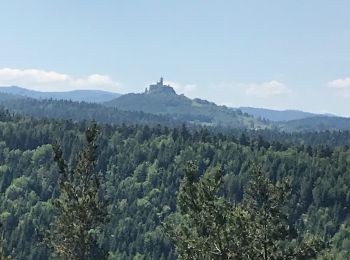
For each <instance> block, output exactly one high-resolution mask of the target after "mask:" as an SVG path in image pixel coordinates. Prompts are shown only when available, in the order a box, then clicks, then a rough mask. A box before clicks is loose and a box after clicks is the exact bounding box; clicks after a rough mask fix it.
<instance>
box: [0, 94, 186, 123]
mask: <svg viewBox="0 0 350 260" xmlns="http://www.w3.org/2000/svg"><path fill="white" fill-rule="evenodd" d="M1 108H4V109H6V110H8V111H9V112H10V113H15V114H20V115H27V116H31V117H35V118H56V119H68V120H73V121H76V122H77V121H83V120H89V121H90V120H94V121H96V122H100V123H109V124H127V125H134V124H137V125H150V126H154V125H158V124H160V125H163V126H170V127H171V126H180V125H181V124H182V122H175V121H174V120H172V119H171V118H168V117H165V116H160V115H153V114H147V113H143V112H132V111H121V110H118V109H116V108H113V107H105V106H102V105H101V104H95V103H87V102H74V101H69V100H48V99H45V100H39V99H33V98H26V97H23V96H16V95H11V94H3V93H0V109H1Z"/></svg>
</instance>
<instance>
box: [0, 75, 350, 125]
mask: <svg viewBox="0 0 350 260" xmlns="http://www.w3.org/2000/svg"><path fill="white" fill-rule="evenodd" d="M1 92H2V93H1ZM31 99H34V100H37V101H35V102H34V100H31ZM47 99H54V100H68V101H76V102H82V101H83V102H88V103H100V105H99V106H94V104H90V105H89V104H79V103H75V102H63V103H62V102H61V103H57V102H53V101H54V100H53V101H51V105H50V100H47ZM0 105H1V106H2V107H5V108H8V109H9V110H10V111H12V112H16V113H19V114H26V115H31V116H35V117H37V116H39V117H44V116H49V117H56V118H65V119H70V118H71V119H73V120H79V116H81V117H82V119H95V120H97V121H101V118H103V120H102V122H105V123H108V122H111V123H112V122H124V121H125V120H126V118H127V116H126V114H125V113H124V114H123V115H122V116H121V117H122V118H124V119H123V120H124V121H123V120H117V119H116V117H117V114H120V113H121V110H122V111H125V112H127V111H134V112H138V113H140V112H141V113H144V114H143V115H139V114H137V115H136V114H130V115H131V118H129V119H128V120H127V121H128V122H129V123H132V122H133V117H135V120H134V121H135V122H134V123H137V124H140V123H141V124H143V123H144V122H151V121H152V122H167V123H166V124H169V122H178V123H179V122H185V123H191V124H193V123H194V124H198V125H207V126H225V127H230V128H246V129H270V128H276V129H279V130H282V131H288V132H292V131H323V130H347V129H350V119H349V118H342V117H336V116H334V115H327V114H326V115H324V114H323V115H322V114H314V113H308V112H303V111H297V110H285V111H277V110H271V109H263V108H253V107H241V108H238V109H236V108H228V107H226V106H219V105H216V104H215V103H213V102H210V101H207V100H202V99H199V98H195V99H190V98H188V97H186V96H184V95H178V94H176V92H175V90H174V89H173V88H172V87H171V86H169V85H165V84H164V83H163V79H161V80H160V81H159V82H157V84H153V85H150V87H149V88H148V89H146V91H145V92H144V93H130V94H126V95H120V94H117V93H111V92H105V91H98V90H76V91H69V92H40V91H34V90H29V89H25V88H20V87H2V88H0ZM115 108H117V109H118V110H115ZM79 110H85V112H87V111H89V112H88V113H83V112H79ZM73 111H74V112H73ZM114 113H115V114H114ZM152 115H156V116H161V117H160V118H153V117H152ZM97 117H99V118H97ZM108 120H110V121H108ZM169 120H170V121H169ZM125 122H126V121H125ZM170 124H172V123H170Z"/></svg>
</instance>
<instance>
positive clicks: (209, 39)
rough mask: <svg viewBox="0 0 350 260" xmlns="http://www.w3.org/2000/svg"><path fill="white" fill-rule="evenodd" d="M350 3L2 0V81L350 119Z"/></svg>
mask: <svg viewBox="0 0 350 260" xmlns="http://www.w3.org/2000/svg"><path fill="white" fill-rule="evenodd" d="M349 11H350V1H349V0H343V1H341V0H332V1H330V0H327V1H326V0H285V1H281V0H276V1H270V0H266V1H262V0H255V1H250V0H240V1H235V0H227V1H220V0H217V1H213V0H208V1H204V0H202V1H196V0H184V1H181V0H176V1H175V0H174V1H170V0H169V1H167V0H162V1H160V0H159V1H153V0H139V1H130V0H129V1H117V0H115V1H112V0H110V1H108V0H101V1H97V0H74V1H73V0H50V1H48V0H4V1H0V24H1V26H0V37H1V38H0V39H1V42H0V85H2V86H5V85H19V86H23V87H27V88H33V89H37V90H47V91H50V90H68V89H104V90H110V91H115V92H120V93H127V92H141V91H143V90H144V89H145V87H146V86H147V85H148V84H150V83H152V82H155V81H157V80H158V78H159V77H160V76H161V75H163V76H164V78H165V80H166V81H168V82H169V83H170V84H172V85H173V86H174V87H175V88H176V90H177V91H178V92H179V93H185V94H186V95H188V96H190V97H200V98H205V99H208V100H211V101H215V102H217V103H219V104H225V105H229V106H255V107H267V108H274V109H290V108H294V109H302V110H306V111H312V112H330V113H336V114H339V115H346V116H350V15H349Z"/></svg>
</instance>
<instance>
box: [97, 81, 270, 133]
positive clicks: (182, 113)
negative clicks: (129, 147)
mask: <svg viewBox="0 0 350 260" xmlns="http://www.w3.org/2000/svg"><path fill="white" fill-rule="evenodd" d="M104 104H105V105H106V106H110V107H117V108H118V109H121V110H128V111H143V112H146V113H152V114H157V115H167V116H171V117H172V118H174V119H177V120H182V121H186V122H196V123H199V124H205V125H223V126H230V127H242V128H251V129H254V128H259V129H260V128H267V127H269V125H268V124H267V123H264V122H262V121H260V120H257V119H255V118H253V117H252V116H245V115H243V114H242V113H240V112H236V111H233V110H232V109H229V108H227V107H225V106H218V105H216V104H215V103H212V102H208V101H206V100H201V99H190V98H187V97H185V96H184V95H177V94H176V92H175V91H174V89H173V88H171V87H170V86H167V85H164V84H163V82H162V80H161V81H160V82H158V83H157V84H155V85H151V86H150V88H149V89H148V90H146V91H145V92H144V93H140V94H126V95H123V96H121V97H119V98H117V99H114V100H112V101H109V102H106V103H104Z"/></svg>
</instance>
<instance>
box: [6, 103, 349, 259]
mask: <svg viewBox="0 0 350 260" xmlns="http://www.w3.org/2000/svg"><path fill="white" fill-rule="evenodd" d="M68 104H69V103H68ZM90 125H91V123H90V122H89V121H79V122H73V121H70V120H64V119H49V118H44V119H34V118H30V117H25V116H14V115H12V114H11V113H8V112H6V111H5V110H2V111H1V113H0V147H1V148H0V191H1V194H2V196H1V201H0V207H1V215H0V219H1V223H2V227H1V234H2V236H1V237H2V239H3V242H2V244H1V246H2V251H3V252H5V254H6V255H10V256H11V257H12V258H15V259H47V258H48V257H49V255H50V254H51V251H50V250H49V249H48V248H47V247H46V246H45V245H44V243H42V240H43V234H44V233H45V230H47V229H48V228H49V226H50V223H52V221H53V217H54V215H55V209H54V207H53V204H52V202H53V201H54V200H56V199H57V198H58V196H59V194H60V190H59V187H58V177H59V173H58V168H57V165H56V164H55V163H54V161H53V159H54V153H53V149H52V144H53V143H55V142H58V143H60V145H61V147H62V152H63V155H64V156H65V160H66V161H67V162H68V165H71V166H74V165H75V164H76V160H77V158H76V156H75V155H76V154H78V152H79V151H80V150H81V149H82V147H83V145H84V136H85V135H84V133H85V130H86V129H87V128H88V127H89V126H90ZM98 129H99V133H100V134H99V138H98V141H97V145H98V152H97V162H96V167H97V170H98V171H99V172H101V174H102V175H103V182H102V183H101V189H102V190H103V191H104V197H105V198H106V199H107V200H108V201H109V203H110V204H109V206H108V211H109V213H110V216H111V219H110V221H109V222H108V224H107V225H106V227H105V228H104V229H103V231H102V232H101V234H100V235H99V239H98V242H99V243H100V244H101V245H104V247H105V248H107V249H108V251H109V258H110V259H175V258H176V257H177V253H176V251H175V247H174V245H173V244H172V242H171V241H170V240H169V238H168V237H167V236H166V234H164V232H163V229H162V223H164V222H165V221H166V219H167V217H168V216H169V215H170V214H171V213H172V212H175V210H176V196H174V194H176V193H177V191H178V190H179V184H180V180H181V179H182V177H183V176H184V165H186V163H187V162H188V161H189V160H193V161H196V163H197V165H198V171H199V174H203V173H204V172H206V171H210V170H212V169H214V168H215V167H217V166H218V165H220V166H221V168H222V172H223V177H222V180H223V183H222V188H221V194H222V195H223V196H224V197H225V198H226V199H227V201H229V202H230V203H239V202H241V201H242V199H243V197H244V196H243V195H244V190H245V187H246V185H247V183H248V181H249V179H250V176H251V174H252V171H253V169H254V165H261V167H262V170H263V171H264V172H266V173H267V176H268V177H269V179H270V180H271V181H272V182H277V181H280V180H282V179H283V178H285V177H288V178H289V179H290V180H291V189H292V190H291V196H290V198H289V199H288V203H287V206H288V209H289V214H288V217H289V221H290V222H292V223H295V226H296V228H297V229H298V230H299V233H300V236H301V238H302V237H305V236H307V235H308V234H310V233H311V234H317V235H319V236H320V237H322V238H324V239H326V240H327V241H329V242H330V248H329V251H330V252H328V253H325V254H330V253H332V254H334V255H335V257H337V258H336V259H347V258H349V257H350V240H349V237H350V227H349V225H350V210H349V207H348V205H349V203H350V189H349V188H350V149H349V147H348V146H346V145H345V143H348V141H349V138H348V137H349V133H348V132H342V131H337V132H330V131H328V132H320V133H305V134H301V133H300V134H283V133H278V132H275V131H274V130H265V132H261V135H260V134H258V133H257V132H255V131H243V130H232V131H231V132H230V131H229V130H228V129H227V130H226V131H216V130H215V129H210V128H205V127H204V128H191V127H187V126H185V125H179V126H174V127H170V126H161V125H154V127H152V126H147V125H133V124H114V125H111V124H98ZM275 137H276V139H277V140H280V141H275V140H274V139H275ZM283 139H285V140H283ZM288 140H289V141H288ZM325 144H327V145H325ZM343 144H344V145H343Z"/></svg>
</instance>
